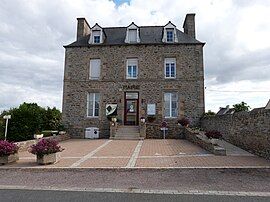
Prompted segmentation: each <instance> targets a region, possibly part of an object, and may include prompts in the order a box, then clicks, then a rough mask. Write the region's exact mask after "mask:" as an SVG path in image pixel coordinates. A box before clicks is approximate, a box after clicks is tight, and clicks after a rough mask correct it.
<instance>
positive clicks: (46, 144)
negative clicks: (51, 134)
mask: <svg viewBox="0 0 270 202" xmlns="http://www.w3.org/2000/svg"><path fill="white" fill-rule="evenodd" d="M63 150H64V149H63V148H62V147H61V146H59V145H58V142H57V141H55V140H53V139H41V140H40V141H39V142H38V143H37V144H34V145H31V147H30V148H29V152H30V153H32V154H36V155H37V156H43V155H45V154H53V153H56V152H61V151H63Z"/></svg>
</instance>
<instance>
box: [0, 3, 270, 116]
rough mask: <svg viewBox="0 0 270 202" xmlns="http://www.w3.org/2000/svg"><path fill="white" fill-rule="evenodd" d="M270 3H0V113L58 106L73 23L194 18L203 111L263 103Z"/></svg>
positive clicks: (268, 81) (268, 82)
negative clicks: (29, 105) (200, 49)
mask: <svg viewBox="0 0 270 202" xmlns="http://www.w3.org/2000/svg"><path fill="white" fill-rule="evenodd" d="M269 10H270V0H204V1H201V0H130V1H128V0H116V1H111V0H76V1H74V0H1V4H0V111H2V110H4V109H9V108H11V107H16V106H18V105H19V104H21V103H22V102H36V103H38V104H39V105H41V106H44V107H46V106H49V107H54V106H55V107H57V108H59V109H61V107H62V86H63V73H64V53H65V52H64V51H65V50H64V48H63V45H67V44H70V43H71V42H73V41H75V37H76V23H77V21H76V18H77V17H85V18H86V19H87V20H88V22H89V24H90V25H91V26H93V25H94V24H95V23H96V22H97V23H99V25H101V26H103V27H107V26H128V25H129V24H130V23H131V22H133V21H134V22H135V23H136V24H137V25H139V26H143V25H165V24H166V23H167V22H168V21H172V22H173V23H174V24H175V25H176V26H177V28H178V29H180V30H183V29H182V25H183V22H184V19H185V15H186V14H187V13H196V17H195V20H196V36H197V39H198V40H200V41H202V42H206V45H205V46H204V68H205V86H206V90H205V102H206V103H205V104H206V111H207V110H212V111H215V112H216V111H218V109H219V107H221V106H226V105H230V106H232V105H233V104H235V103H240V102H241V101H245V102H246V103H247V104H248V105H250V106H251V107H252V108H256V107H263V106H265V105H266V103H267V102H268V100H269V99H270V40H269V36H270V23H269V19H270V12H269Z"/></svg>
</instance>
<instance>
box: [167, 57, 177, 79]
mask: <svg viewBox="0 0 270 202" xmlns="http://www.w3.org/2000/svg"><path fill="white" fill-rule="evenodd" d="M164 71H165V78H176V60H175V58H165V61H164Z"/></svg>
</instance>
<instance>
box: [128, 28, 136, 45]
mask: <svg viewBox="0 0 270 202" xmlns="http://www.w3.org/2000/svg"><path fill="white" fill-rule="evenodd" d="M128 36H129V42H137V30H136V29H130V30H129V33H128Z"/></svg>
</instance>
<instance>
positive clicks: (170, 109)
mask: <svg viewBox="0 0 270 202" xmlns="http://www.w3.org/2000/svg"><path fill="white" fill-rule="evenodd" d="M166 94H169V95H170V96H169V97H170V98H169V102H170V105H169V111H170V115H169V116H166V104H165V102H166V101H165V95H166ZM173 94H176V98H177V99H176V109H177V111H176V116H173V115H172V101H173V100H172V95H173ZM163 100H164V104H163V107H164V117H165V118H177V117H178V113H179V105H178V100H179V96H178V93H177V92H165V93H164V94H163Z"/></svg>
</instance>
